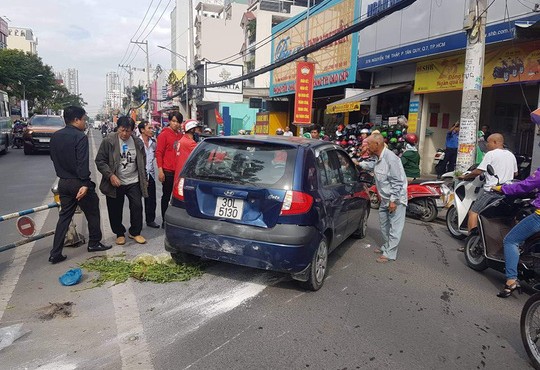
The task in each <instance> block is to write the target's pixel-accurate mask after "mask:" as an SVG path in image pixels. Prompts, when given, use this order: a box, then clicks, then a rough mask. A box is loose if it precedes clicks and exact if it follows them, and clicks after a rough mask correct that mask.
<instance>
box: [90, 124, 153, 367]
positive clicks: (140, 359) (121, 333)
mask: <svg viewBox="0 0 540 370" xmlns="http://www.w3.org/2000/svg"><path fill="white" fill-rule="evenodd" d="M89 138H90V142H91V145H89V146H90V148H91V152H90V158H95V157H96V153H97V149H98V147H97V145H96V141H95V140H94V138H93V136H92V135H90V136H89ZM90 162H91V167H92V170H91V171H92V173H94V175H95V176H94V177H95V179H96V183H97V179H98V178H100V177H101V175H100V173H99V172H98V170H97V168H96V164H95V162H94V161H93V160H91V161H90ZM96 192H97V193H98V196H100V197H101V198H102V203H101V204H104V202H103V200H104V199H103V198H104V196H103V195H102V194H100V193H99V190H98V189H97V188H96ZM101 230H102V231H103V235H110V234H112V230H111V227H110V224H109V216H108V214H107V212H102V214H101ZM107 253H108V255H113V254H115V253H113V252H111V250H109V251H108V252H107ZM111 293H112V299H113V305H114V318H115V322H116V332H117V334H118V338H119V340H118V346H119V347H120V357H121V358H122V368H123V369H145V370H146V369H153V368H154V366H153V364H152V359H151V356H150V350H149V349H148V343H147V342H146V337H145V335H144V329H143V326H142V321H141V317H140V315H139V307H138V306H137V299H136V297H135V294H134V292H133V285H132V283H131V281H129V280H128V281H127V282H125V283H123V284H118V285H115V286H113V287H111Z"/></svg>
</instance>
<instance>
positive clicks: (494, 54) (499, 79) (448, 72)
mask: <svg viewBox="0 0 540 370" xmlns="http://www.w3.org/2000/svg"><path fill="white" fill-rule="evenodd" d="M485 60H486V63H485V65H484V83H483V87H491V86H494V85H504V84H509V83H516V82H527V81H538V80H540V47H539V43H538V42H528V43H523V44H518V45H516V46H515V47H514V46H506V47H503V48H497V49H494V50H491V51H488V52H486V55H485ZM464 64H465V56H464V55H459V56H452V57H446V58H439V59H433V60H429V61H426V62H419V63H417V64H416V76H415V83H414V92H415V93H416V94H425V93H432V92H439V91H452V90H461V89H462V88H463V73H464Z"/></svg>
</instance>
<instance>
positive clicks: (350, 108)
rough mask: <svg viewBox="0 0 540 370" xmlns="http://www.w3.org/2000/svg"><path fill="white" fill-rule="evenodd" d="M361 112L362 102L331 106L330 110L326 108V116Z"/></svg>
mask: <svg viewBox="0 0 540 370" xmlns="http://www.w3.org/2000/svg"><path fill="white" fill-rule="evenodd" d="M359 110H360V102H359V101H357V102H350V103H342V104H333V105H329V106H328V108H326V114H334V113H345V112H355V111H359Z"/></svg>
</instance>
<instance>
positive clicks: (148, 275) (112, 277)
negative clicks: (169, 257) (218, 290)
mask: <svg viewBox="0 0 540 370" xmlns="http://www.w3.org/2000/svg"><path fill="white" fill-rule="evenodd" d="M80 266H81V267H82V268H84V269H85V270H87V271H89V272H90V271H94V272H98V273H99V276H98V277H96V278H94V279H92V280H91V282H92V283H94V284H95V285H94V287H99V286H102V285H103V284H105V283H107V282H112V283H113V285H116V284H120V283H125V282H126V281H127V279H129V278H130V277H132V278H134V279H137V280H139V281H150V282H154V283H170V282H173V281H187V280H190V279H191V278H194V277H199V276H201V275H202V274H203V270H202V267H201V265H188V264H180V265H177V264H176V263H174V261H169V262H165V263H153V264H147V263H144V262H133V261H132V262H130V261H127V260H126V259H125V256H123V255H118V256H112V257H108V256H103V257H101V256H100V257H94V258H90V259H88V260H86V262H84V263H82V264H81V265H80Z"/></svg>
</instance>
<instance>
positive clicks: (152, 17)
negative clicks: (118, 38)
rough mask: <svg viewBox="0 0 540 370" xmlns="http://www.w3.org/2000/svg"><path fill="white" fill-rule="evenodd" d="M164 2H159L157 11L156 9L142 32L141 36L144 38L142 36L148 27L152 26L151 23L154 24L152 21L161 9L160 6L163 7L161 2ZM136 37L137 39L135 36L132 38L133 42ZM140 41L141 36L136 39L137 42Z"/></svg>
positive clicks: (160, 0)
mask: <svg viewBox="0 0 540 370" xmlns="http://www.w3.org/2000/svg"><path fill="white" fill-rule="evenodd" d="M162 1H163V0H159V3H158V4H157V6H156V9H154V12H153V13H152V16H151V17H150V19H149V20H148V22H147V23H146V26H145V27H144V30H142V32H141V36H142V34H143V33H144V31H146V29H147V28H148V26H149V25H150V22H152V19H154V15H156V12H157V10H158V9H159V6H160V5H161V2H162ZM134 37H135V36H133V37H132V38H131V40H133V38H134ZM139 39H140V36H139V37H137V39H136V40H135V41H139Z"/></svg>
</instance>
